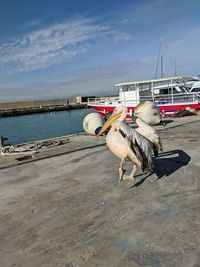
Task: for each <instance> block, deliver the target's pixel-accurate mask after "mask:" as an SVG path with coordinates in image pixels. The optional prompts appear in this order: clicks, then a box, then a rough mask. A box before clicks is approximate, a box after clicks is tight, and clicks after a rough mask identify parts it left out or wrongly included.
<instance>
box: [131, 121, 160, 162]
mask: <svg viewBox="0 0 200 267" xmlns="http://www.w3.org/2000/svg"><path fill="white" fill-rule="evenodd" d="M132 119H133V120H134V119H135V122H136V124H137V126H138V128H136V129H135V130H136V131H137V132H138V133H140V134H141V135H143V136H144V137H146V138H147V139H148V140H149V141H150V142H151V143H152V146H153V151H154V155H155V157H158V152H160V151H161V152H162V151H163V146H162V142H161V139H160V136H159V135H158V133H157V132H156V130H155V129H154V128H153V127H151V126H150V125H149V124H147V123H146V122H145V121H144V120H142V119H141V118H139V117H137V116H133V117H132Z"/></svg>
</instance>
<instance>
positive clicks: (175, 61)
mask: <svg viewBox="0 0 200 267" xmlns="http://www.w3.org/2000/svg"><path fill="white" fill-rule="evenodd" d="M174 75H175V77H176V75H177V74H176V61H175V63H174Z"/></svg>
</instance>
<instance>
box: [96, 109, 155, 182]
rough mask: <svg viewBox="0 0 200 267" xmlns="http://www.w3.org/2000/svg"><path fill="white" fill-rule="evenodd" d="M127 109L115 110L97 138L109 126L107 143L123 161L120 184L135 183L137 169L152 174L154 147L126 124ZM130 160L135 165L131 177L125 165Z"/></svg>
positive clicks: (120, 169)
mask: <svg viewBox="0 0 200 267" xmlns="http://www.w3.org/2000/svg"><path fill="white" fill-rule="evenodd" d="M126 113H127V109H126V108H125V107H123V106H120V107H117V108H115V109H114V111H113V113H112V115H111V116H110V118H109V119H108V120H107V121H106V122H105V123H104V125H103V126H102V128H101V129H100V131H99V133H98V134H97V137H98V136H100V135H102V134H103V133H104V132H105V131H106V130H107V129H108V127H109V126H111V129H110V130H109V132H108V134H107V136H106V143H107V145H108V147H109V149H110V150H111V152H112V153H113V154H115V155H116V156H117V157H119V158H120V159H121V163H120V167H119V182H121V181H122V180H128V181H133V180H134V174H135V172H136V169H137V167H140V168H141V169H142V171H145V172H151V171H152V168H153V164H152V152H153V146H152V142H150V141H149V140H148V139H147V138H146V137H144V136H143V135H141V134H140V133H139V132H137V131H135V130H134V129H133V128H131V127H130V126H129V125H128V124H127V123H126V122H125V118H126ZM126 160H129V161H131V162H132V163H133V169H132V172H131V174H130V175H124V173H125V170H124V169H123V166H124V163H125V161H126Z"/></svg>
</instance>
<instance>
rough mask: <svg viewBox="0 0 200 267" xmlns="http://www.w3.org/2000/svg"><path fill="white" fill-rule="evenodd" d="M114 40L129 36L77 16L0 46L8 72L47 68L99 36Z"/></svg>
mask: <svg viewBox="0 0 200 267" xmlns="http://www.w3.org/2000/svg"><path fill="white" fill-rule="evenodd" d="M103 38H109V39H111V40H112V41H113V42H117V41H121V40H125V41H126V40H128V39H129V38H131V35H129V34H127V33H123V32H118V31H117V30H115V29H112V28H111V27H110V26H106V25H100V24H98V23H96V22H95V20H94V19H90V18H78V19H74V20H71V21H67V22H62V23H57V24H53V25H50V26H48V27H46V28H43V29H39V30H37V31H34V32H31V33H28V34H26V35H24V36H22V37H20V38H16V39H15V40H12V41H10V42H7V43H4V44H2V45H1V46H0V62H1V65H2V66H3V67H4V66H6V67H7V68H9V69H10V71H11V72H24V71H31V70H35V69H40V68H46V67H50V66H52V65H55V64H59V63H62V62H64V61H66V60H67V59H69V58H72V57H74V56H77V55H79V54H82V53H85V52H86V51H87V50H88V49H89V48H90V47H91V46H92V45H94V43H95V41H96V40H98V39H103Z"/></svg>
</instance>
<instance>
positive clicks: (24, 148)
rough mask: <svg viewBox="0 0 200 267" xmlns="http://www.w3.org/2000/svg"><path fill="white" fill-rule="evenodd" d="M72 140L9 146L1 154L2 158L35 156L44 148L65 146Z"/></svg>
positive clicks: (2, 149) (3, 148)
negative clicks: (22, 155)
mask: <svg viewBox="0 0 200 267" xmlns="http://www.w3.org/2000/svg"><path fill="white" fill-rule="evenodd" d="M70 142H71V140H70V139H69V138H66V139H59V140H48V141H41V142H37V143H34V144H27V145H16V146H13V145H9V146H4V147H2V148H1V150H0V152H1V153H0V154H1V155H2V156H8V155H18V154H19V155H21V154H25V155H33V154H35V153H37V152H38V151H37V150H39V149H42V148H50V147H55V146H59V145H63V144H66V143H70Z"/></svg>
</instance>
